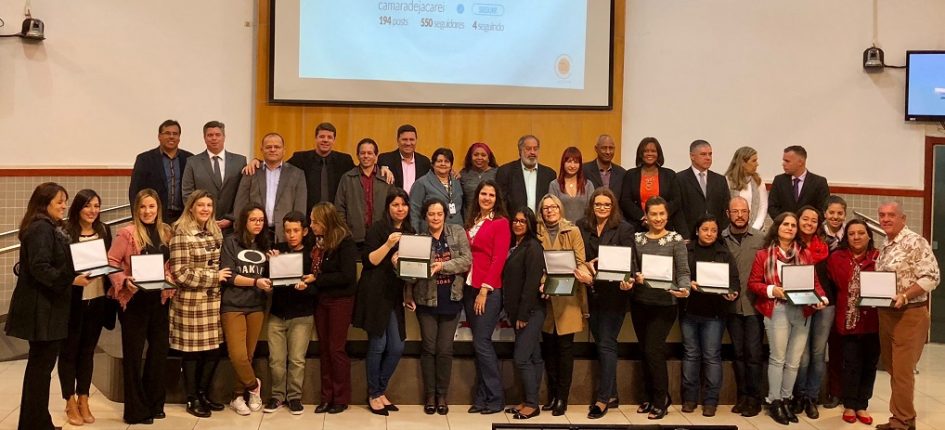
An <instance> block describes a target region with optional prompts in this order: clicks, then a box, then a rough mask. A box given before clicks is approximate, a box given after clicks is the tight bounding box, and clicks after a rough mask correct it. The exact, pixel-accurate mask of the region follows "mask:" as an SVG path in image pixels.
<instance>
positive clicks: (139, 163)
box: [128, 147, 194, 222]
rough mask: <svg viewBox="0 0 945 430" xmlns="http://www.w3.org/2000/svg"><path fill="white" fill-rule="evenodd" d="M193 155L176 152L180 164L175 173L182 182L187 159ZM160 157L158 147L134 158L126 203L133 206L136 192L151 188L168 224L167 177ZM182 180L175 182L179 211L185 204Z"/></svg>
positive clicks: (179, 150)
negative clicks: (156, 194) (159, 199)
mask: <svg viewBox="0 0 945 430" xmlns="http://www.w3.org/2000/svg"><path fill="white" fill-rule="evenodd" d="M193 155H194V154H192V153H190V152H189V151H185V150H183V149H178V150H177V160H178V161H179V163H180V170H178V171H177V173H178V174H179V175H180V176H181V179H182V180H183V177H184V168H185V167H187V159H188V158H190V157H191V156H193ZM162 157H163V153H162V152H161V148H160V147H158V148H154V149H152V150H149V151H145V152H142V153H140V154H138V157H137V158H135V166H134V168H133V169H132V171H131V184H130V185H129V186H128V202H129V203H131V205H132V206H134V204H135V196H136V195H138V192H139V191H141V190H143V189H145V188H151V189H153V190H154V191H157V193H158V196H159V197H160V198H161V206H162V207H163V208H164V214H163V215H164V221H165V222H168V219H169V217H168V215H167V214H168V212H167V211H168V207H169V203H170V202H168V200H167V176H165V175H164V160H163V158H162ZM182 180H181V181H177V195H179V196H181V209H183V205H184V202H185V200H184V198H183V190H182V188H181V182H183V181H182Z"/></svg>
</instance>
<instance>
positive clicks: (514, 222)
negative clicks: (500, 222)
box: [512, 218, 528, 225]
mask: <svg viewBox="0 0 945 430" xmlns="http://www.w3.org/2000/svg"><path fill="white" fill-rule="evenodd" d="M527 222H528V221H526V220H523V219H518V218H516V219H513V220H512V224H522V225H525V223H527Z"/></svg>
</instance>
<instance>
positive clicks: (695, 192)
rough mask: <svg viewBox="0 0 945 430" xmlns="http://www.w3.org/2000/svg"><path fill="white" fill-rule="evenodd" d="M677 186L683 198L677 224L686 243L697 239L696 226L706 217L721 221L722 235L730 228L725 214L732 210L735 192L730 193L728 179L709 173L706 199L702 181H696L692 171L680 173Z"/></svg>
mask: <svg viewBox="0 0 945 430" xmlns="http://www.w3.org/2000/svg"><path fill="white" fill-rule="evenodd" d="M676 183H677V185H678V186H679V195H680V196H681V199H680V206H679V207H680V210H679V212H677V213H676V216H677V217H678V220H677V221H676V222H675V224H676V227H677V229H678V230H676V232H677V233H679V234H681V235H682V236H683V237H684V238H686V239H693V235H692V233H693V230H695V228H696V222H698V221H699V218H702V217H703V216H704V215H706V214H709V215H713V216H715V218H716V219H718V221H719V231H722V230H725V227H728V217H727V216H725V210H726V209H728V201H729V200H730V199H731V195H732V192H731V191H730V190H729V189H728V182H727V181H726V180H725V177H724V176H722V175H720V174H718V173H715V172H713V171H711V170H709V171H708V174H707V175H706V186H705V189H706V193H705V195H702V189H701V188H700V187H699V179H697V178H696V174H695V173H693V171H692V168H687V169H685V170H680V171H679V172H677V173H676Z"/></svg>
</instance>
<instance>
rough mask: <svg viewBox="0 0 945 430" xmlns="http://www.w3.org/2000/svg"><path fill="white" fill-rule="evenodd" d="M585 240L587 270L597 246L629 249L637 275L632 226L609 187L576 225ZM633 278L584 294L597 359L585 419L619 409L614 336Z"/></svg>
mask: <svg viewBox="0 0 945 430" xmlns="http://www.w3.org/2000/svg"><path fill="white" fill-rule="evenodd" d="M577 226H578V228H579V229H581V237H582V238H583V239H584V253H585V258H586V259H587V263H586V265H587V269H588V271H590V272H591V274H596V273H597V268H598V267H597V266H596V264H597V262H598V256H599V255H600V247H601V246H602V245H603V246H620V247H626V248H630V249H631V253H632V256H633V265H632V266H633V267H632V268H633V269H634V271H633V272H631V267H630V262H629V261H628V262H627V267H625V268H624V269H626V271H627V272H631V273H636V271H637V270H639V267H640V264H639V263H640V260H639V258H640V257H639V256H638V255H637V253H636V245H634V243H633V227H632V226H631V225H630V224H629V223H627V222H626V221H624V220H623V215H621V213H620V208H619V207H618V206H617V198H616V197H615V196H614V193H613V192H612V191H610V189H609V188H605V187H600V188H598V189H596V190H594V191H593V192H591V195H590V200H589V201H588V205H587V208H586V209H585V211H584V217H583V218H582V219H580V220H579V221H578V222H577ZM633 283H634V279H632V278H631V279H626V280H623V281H607V280H599V279H598V280H595V281H594V283H593V284H591V289H590V291H588V293H587V298H588V308H589V309H590V314H591V316H590V318H588V323H589V324H590V329H591V333H592V334H593V335H594V344H595V345H596V346H597V357H598V360H600V381H599V382H598V384H597V396H596V402H594V403H592V404H591V408H590V410H589V411H588V413H587V417H588V418H591V419H597V418H602V417H603V416H604V415H605V414H607V410H608V409H609V408H616V407H617V406H618V403H619V402H618V400H617V335H618V334H620V328H621V327H622V326H623V320H624V318H626V316H627V306H628V305H629V304H630V289H631V288H633Z"/></svg>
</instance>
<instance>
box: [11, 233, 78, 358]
mask: <svg viewBox="0 0 945 430" xmlns="http://www.w3.org/2000/svg"><path fill="white" fill-rule="evenodd" d="M20 245H21V246H20V262H19V263H18V265H19V268H20V270H19V276H18V277H17V279H16V287H15V288H14V289H13V296H12V298H11V299H10V311H9V315H8V317H7V324H6V332H7V334H8V335H10V336H13V337H17V338H20V339H24V340H29V341H51V340H60V339H65V338H66V336H67V335H68V331H69V327H68V326H69V307H70V302H71V299H72V281H73V279H75V275H76V274H75V270H74V269H73V267H72V256H71V255H70V253H69V236H68V235H66V234H65V231H64V230H59V231H57V227H56V226H55V225H53V222H52V220H50V219H49V218H46V217H43V216H41V217H39V218H37V219H35V220H33V222H31V223H30V224H29V226H27V228H26V232H25V233H24V235H23V242H22V243H21V244H20Z"/></svg>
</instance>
